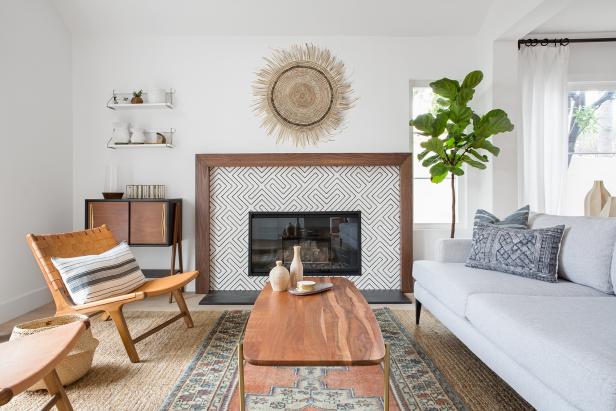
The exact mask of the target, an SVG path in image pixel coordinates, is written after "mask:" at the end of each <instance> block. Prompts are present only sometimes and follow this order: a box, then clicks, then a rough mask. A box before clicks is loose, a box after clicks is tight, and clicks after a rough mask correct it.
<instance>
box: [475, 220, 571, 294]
mask: <svg viewBox="0 0 616 411" xmlns="http://www.w3.org/2000/svg"><path fill="white" fill-rule="evenodd" d="M564 230H565V226H564V225H558V226H556V227H549V228H540V229H535V230H521V229H517V228H504V227H499V226H496V225H492V224H485V223H477V224H475V228H474V229H473V244H472V246H471V252H470V255H469V256H468V259H467V260H466V266H467V267H473V268H483V269H486V270H492V271H501V272H503V273H509V274H515V275H519V276H521V277H526V278H533V279H535V280H541V281H547V282H551V283H555V282H556V281H558V280H557V273H558V253H559V250H560V242H561V240H562V237H563V232H564Z"/></svg>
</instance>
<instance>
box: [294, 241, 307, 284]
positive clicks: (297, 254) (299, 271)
mask: <svg viewBox="0 0 616 411" xmlns="http://www.w3.org/2000/svg"><path fill="white" fill-rule="evenodd" d="M301 251H302V247H301V246H299V245H296V246H293V261H291V287H294V288H295V287H297V282H298V281H302V280H303V279H304V266H303V265H302V256H301Z"/></svg>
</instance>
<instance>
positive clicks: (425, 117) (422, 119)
mask: <svg viewBox="0 0 616 411" xmlns="http://www.w3.org/2000/svg"><path fill="white" fill-rule="evenodd" d="M434 121H435V119H434V116H433V115H432V114H430V113H427V114H421V115H419V116H417V117H416V118H415V120H411V121H409V125H411V126H413V127H415V128H416V129H417V130H419V131H421V132H424V133H425V134H426V135H429V136H433V132H434Z"/></svg>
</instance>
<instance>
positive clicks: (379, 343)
mask: <svg viewBox="0 0 616 411" xmlns="http://www.w3.org/2000/svg"><path fill="white" fill-rule="evenodd" d="M310 279H311V280H314V281H327V282H331V283H333V284H334V287H333V288H332V289H331V290H328V291H325V292H322V293H319V294H313V295H306V296H295V295H291V294H289V293H288V292H286V291H284V292H274V291H272V287H271V286H270V285H269V283H268V284H266V286H265V288H263V291H261V293H260V294H259V297H258V298H257V301H256V302H255V305H254V307H253V309H252V312H251V314H250V318H249V319H248V324H247V325H246V332H245V334H244V341H243V343H240V344H239V346H238V369H239V391H240V392H239V394H240V410H242V411H243V410H244V409H245V406H246V405H245V391H244V361H245V362H247V363H249V364H252V365H259V366H291V367H301V366H358V365H376V364H380V363H383V374H384V380H383V382H384V385H385V388H384V397H383V402H384V405H385V409H386V410H387V409H389V346H388V345H386V344H385V343H384V341H383V335H382V334H381V329H380V327H379V324H378V323H377V321H376V317H375V316H374V313H373V312H372V310H371V309H370V306H369V305H368V303H367V302H366V300H365V298H364V297H363V296H362V295H361V293H360V292H359V290H358V289H357V288H356V287H355V285H354V284H353V283H352V282H351V281H349V280H347V279H346V278H323V277H319V278H310Z"/></svg>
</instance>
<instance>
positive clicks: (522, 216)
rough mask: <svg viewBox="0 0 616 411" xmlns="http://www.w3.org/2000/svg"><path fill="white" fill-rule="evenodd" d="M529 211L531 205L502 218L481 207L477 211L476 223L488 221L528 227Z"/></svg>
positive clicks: (508, 226)
mask: <svg viewBox="0 0 616 411" xmlns="http://www.w3.org/2000/svg"><path fill="white" fill-rule="evenodd" d="M529 213H530V207H529V206H524V207H522V208H520V209H519V210H517V211H515V212H513V214H511V215H509V216H507V217H505V218H503V219H502V220H501V219H499V218H498V217H497V216H495V215H494V214H492V213H489V212H487V211H486V210H482V209H481V208H480V209H478V210H477V212H476V213H475V224H477V223H486V224H494V225H498V226H501V227H507V228H528V214H529Z"/></svg>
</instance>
